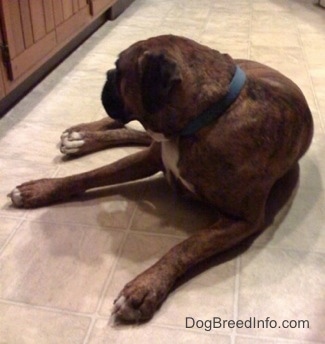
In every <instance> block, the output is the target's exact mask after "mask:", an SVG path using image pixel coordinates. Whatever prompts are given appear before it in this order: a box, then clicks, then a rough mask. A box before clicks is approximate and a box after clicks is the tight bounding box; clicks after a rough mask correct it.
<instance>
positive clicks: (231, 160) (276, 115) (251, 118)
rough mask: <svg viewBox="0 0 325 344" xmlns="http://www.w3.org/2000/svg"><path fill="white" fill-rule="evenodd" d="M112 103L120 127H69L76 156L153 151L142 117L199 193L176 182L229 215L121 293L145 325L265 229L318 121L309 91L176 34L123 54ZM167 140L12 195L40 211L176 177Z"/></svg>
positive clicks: (113, 74) (123, 311)
mask: <svg viewBox="0 0 325 344" xmlns="http://www.w3.org/2000/svg"><path fill="white" fill-rule="evenodd" d="M236 64H237V65H239V66H240V67H241V68H242V69H243V70H244V71H245V73H246V75H247V80H246V83H245V86H244V88H243V89H242V91H241V93H240V95H239V97H238V98H237V99H236V101H235V102H234V103H233V104H232V105H231V106H230V108H229V109H228V110H227V111H226V112H225V113H224V114H223V115H222V116H221V117H220V118H219V119H217V120H215V121H214V122H213V123H212V124H210V125H208V126H206V127H204V128H202V129H201V130H199V131H198V132H196V133H195V134H193V135H190V136H186V137H180V136H179V132H180V131H181V130H182V128H184V126H185V125H186V124H187V123H188V122H189V121H190V120H191V119H193V118H195V117H197V116H198V115H199V114H200V113H202V112H203V111H204V110H205V109H206V108H208V107H209V106H210V105H212V104H213V103H215V102H217V101H218V100H220V99H221V98H222V97H223V96H224V95H225V94H226V93H227V92H228V86H229V83H230V81H231V79H232V77H233V74H234V71H235V66H236ZM103 104H104V106H105V108H106V109H107V110H108V112H109V114H110V115H111V116H112V117H113V118H115V119H116V120H117V121H116V122H111V121H110V120H109V119H103V120H101V121H98V122H95V123H92V124H83V125H79V126H76V127H73V128H70V129H68V130H67V132H66V134H65V135H70V134H71V133H76V132H79V134H80V136H81V137H82V138H83V139H84V146H82V147H80V149H79V150H78V152H75V151H73V153H74V154H76V155H78V154H84V153H88V152H91V151H95V150H98V149H102V148H106V147H108V146H111V145H115V144H128V143H137V142H138V143H141V144H149V143H150V142H151V139H150V138H149V137H148V135H145V134H142V133H137V132H134V131H130V130H126V129H125V128H123V124H121V123H127V122H128V121H130V120H133V119H137V120H139V121H140V122H141V123H142V124H143V126H144V128H145V129H146V130H147V131H148V132H149V133H150V134H151V135H152V136H153V137H154V138H156V137H157V133H158V134H159V135H160V136H159V137H163V139H164V140H168V142H169V143H172V144H173V147H174V149H176V150H177V153H178V156H179V159H178V161H177V168H178V172H179V176H178V177H181V178H182V179H183V180H185V181H186V182H187V183H189V184H190V185H191V186H192V187H193V190H192V191H193V192H190V191H189V190H187V189H186V186H184V183H182V182H180V179H179V178H177V176H173V178H170V179H171V180H173V182H174V183H176V184H178V188H179V189H182V190H186V192H187V193H190V194H191V195H192V197H196V198H198V199H200V200H202V201H204V202H207V203H209V204H210V205H212V206H213V207H215V209H216V212H218V214H219V217H218V220H217V221H216V223H215V224H214V225H213V226H211V227H210V228H205V229H202V230H200V231H198V232H197V233H196V234H194V235H192V236H191V237H189V238H188V239H187V240H185V241H183V242H182V243H180V244H179V245H177V246H175V247H174V248H172V249H171V250H170V251H169V252H167V253H166V255H164V256H163V257H162V258H161V259H160V260H159V261H158V262H157V263H156V264H154V265H153V266H152V267H150V268H149V269H148V270H146V271H145V272H143V273H142V274H140V275H139V276H138V277H136V278H135V279H134V280H133V281H131V282H130V283H128V284H127V285H126V286H125V287H124V289H123V290H122V291H121V293H120V295H119V297H118V299H117V300H116V301H115V306H114V311H113V313H114V314H115V316H117V317H118V318H120V319H124V320H130V321H138V320H144V319H148V318H150V317H152V315H153V314H154V312H155V310H156V309H157V308H158V306H159V305H160V304H161V303H162V302H163V300H164V299H165V298H166V296H167V295H168V292H169V291H170V289H171V288H172V287H173V285H174V284H175V281H176V280H177V279H178V278H179V277H180V276H182V275H183V274H184V273H185V272H186V271H187V270H188V269H189V268H191V267H192V266H193V265H195V264H197V263H198V262H200V261H202V260H204V259H207V258H209V257H211V256H212V255H215V254H216V253H219V252H221V251H224V250H226V249H229V248H230V247H233V246H234V245H236V244H238V243H240V242H241V241H242V240H244V239H245V238H247V237H249V236H251V235H252V234H254V233H256V232H258V231H259V230H260V229H261V228H263V226H264V224H265V205H266V202H267V200H268V197H269V194H270V192H271V190H272V188H273V186H274V185H275V183H276V182H278V181H279V180H281V179H284V178H285V177H286V176H288V174H289V173H291V172H292V170H293V169H294V168H295V167H296V166H297V162H298V160H299V159H300V158H301V157H302V156H303V154H304V153H305V152H306V150H307V149H308V147H309V145H310V142H311V139H312V133H313V122H312V117H311V113H310V110H309V108H308V105H307V103H306V100H305V98H304V96H303V94H302V92H301V91H300V89H299V88H298V87H297V86H296V85H295V84H294V83H293V82H292V81H290V80H289V79H288V78H286V77H285V76H283V75H282V74H280V73H279V72H277V71H275V70H273V69H271V68H269V67H267V66H264V65H262V64H259V63H257V62H252V61H247V60H233V59H232V58H231V57H230V56H229V55H226V54H221V53H219V52H218V51H216V50H212V49H210V48H208V47H206V46H203V45H200V44H198V43H196V42H194V41H192V40H189V39H185V38H181V37H176V36H170V35H169V36H160V37H155V38H151V39H149V40H146V41H141V42H138V43H136V44H134V45H132V46H131V47H130V48H128V49H126V50H125V51H124V52H122V53H121V54H120V56H119V58H118V60H117V62H116V69H114V70H111V71H109V72H108V80H107V83H106V85H105V87H104V90H103ZM69 137H70V136H69ZM72 139H73V135H71V140H72ZM164 142H166V141H164ZM164 142H155V141H153V142H152V143H151V145H150V147H148V148H146V149H144V150H143V151H141V152H139V153H136V154H134V155H131V156H129V157H126V158H124V159H121V160H119V161H117V162H115V163H113V164H111V165H109V166H105V167H102V168H99V169H96V170H94V171H90V172H86V173H82V174H78V175H74V176H70V177H66V178H55V179H41V180H37V181H32V182H28V183H25V184H22V185H20V186H18V187H17V188H16V189H15V190H14V191H13V192H12V193H11V198H12V201H13V203H14V204H15V205H17V206H21V207H26V208H30V207H38V206H43V205H47V204H49V203H52V202H54V201H58V200H63V199H67V198H68V197H70V196H71V195H73V194H74V193H75V192H76V190H77V191H78V192H80V191H85V190H88V189H90V188H94V187H98V186H103V185H112V184H116V183H121V182H127V181H130V180H135V179H139V178H144V177H147V176H150V175H152V174H154V173H156V172H158V171H165V172H166V170H167V172H168V167H169V166H164V163H163V160H162V156H161V154H162V149H161V147H162V146H163V145H164V144H165V143H164ZM166 159H167V160H168V157H165V160H166ZM165 165H166V163H165ZM167 165H168V164H167Z"/></svg>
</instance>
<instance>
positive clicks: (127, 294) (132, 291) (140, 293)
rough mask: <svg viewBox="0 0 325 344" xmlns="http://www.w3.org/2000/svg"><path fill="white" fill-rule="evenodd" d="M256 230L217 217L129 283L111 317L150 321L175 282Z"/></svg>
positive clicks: (253, 227)
mask: <svg viewBox="0 0 325 344" xmlns="http://www.w3.org/2000/svg"><path fill="white" fill-rule="evenodd" d="M259 228H260V226H259V225H258V223H256V224H253V223H249V222H246V221H241V220H234V219H231V218H228V217H223V216H222V217H220V219H219V220H218V222H217V223H215V224H214V225H213V226H212V227H211V228H209V229H205V230H201V231H199V232H198V233H196V234H194V235H193V236H191V237H190V238H188V239H187V240H185V241H183V242H181V243H180V244H178V245H177V246H175V247H173V248H172V249H171V250H170V251H169V252H168V253H167V254H166V255H165V256H163V257H162V258H161V259H160V260H159V261H158V262H157V263H156V264H154V265H153V266H151V267H150V268H149V269H148V270H146V271H144V272H143V273H142V274H140V275H139V276H137V277H136V278H135V279H134V280H133V281H131V282H130V283H128V284H127V285H126V286H125V287H124V289H123V290H122V291H121V292H120V294H119V296H118V298H117V299H116V300H115V302H114V309H113V313H112V314H113V317H114V318H116V319H117V320H122V321H131V322H137V321H142V320H147V319H150V318H151V317H152V316H153V314H154V312H155V311H156V310H157V308H158V307H159V306H160V305H161V303H162V302H163V301H164V299H165V298H166V297H167V295H168V293H169V292H170V290H171V288H172V287H173V285H174V284H175V281H176V280H177V279H178V278H179V277H181V276H182V275H183V274H184V273H185V272H186V271H187V270H188V269H190V268H191V267H193V266H194V265H196V264H198V263H199V262H200V261H202V260H204V259H207V258H209V257H211V256H213V255H215V254H217V253H219V252H222V251H225V250H227V249H229V248H231V247H233V246H234V245H236V244H238V243H239V242H241V241H242V240H244V239H245V238H247V237H249V236H250V235H252V234H253V233H254V232H255V231H257V230H258V229H259Z"/></svg>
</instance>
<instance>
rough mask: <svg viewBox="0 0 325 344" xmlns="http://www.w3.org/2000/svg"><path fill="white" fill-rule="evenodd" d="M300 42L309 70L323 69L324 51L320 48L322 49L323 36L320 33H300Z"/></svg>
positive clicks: (324, 39) (324, 40) (324, 42)
mask: <svg viewBox="0 0 325 344" xmlns="http://www.w3.org/2000/svg"><path fill="white" fill-rule="evenodd" d="M300 35H301V41H302V45H303V49H304V51H305V54H306V58H307V62H308V63H309V65H310V67H311V68H316V67H321V68H324V61H325V51H324V49H321V48H320V47H324V44H325V35H324V31H323V32H321V33H309V32H301V33H300Z"/></svg>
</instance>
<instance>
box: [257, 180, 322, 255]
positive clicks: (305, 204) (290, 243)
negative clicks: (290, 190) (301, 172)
mask: <svg viewBox="0 0 325 344" xmlns="http://www.w3.org/2000/svg"><path fill="white" fill-rule="evenodd" d="M296 192H297V194H296V195H295V197H293V200H292V203H291V204H290V205H286V207H285V208H284V209H283V210H282V212H281V213H279V214H278V216H277V217H276V218H275V221H274V223H273V225H272V226H270V227H269V228H267V229H266V230H265V232H264V233H263V234H262V235H261V236H260V237H259V238H258V239H257V240H256V241H255V244H257V245H263V246H268V247H269V246H276V247H282V248H292V249H297V250H303V251H312V252H322V253H325V214H324V208H325V198H324V195H323V193H321V191H320V190H317V189H307V188H302V187H298V190H297V191H296Z"/></svg>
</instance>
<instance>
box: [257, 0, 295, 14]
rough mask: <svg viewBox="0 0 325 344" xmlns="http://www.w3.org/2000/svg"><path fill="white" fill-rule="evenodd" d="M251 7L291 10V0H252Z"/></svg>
mask: <svg viewBox="0 0 325 344" xmlns="http://www.w3.org/2000/svg"><path fill="white" fill-rule="evenodd" d="M252 8H253V10H254V11H267V12H288V11H290V10H291V2H290V1H282V0H272V1H264V0H253V1H252Z"/></svg>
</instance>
